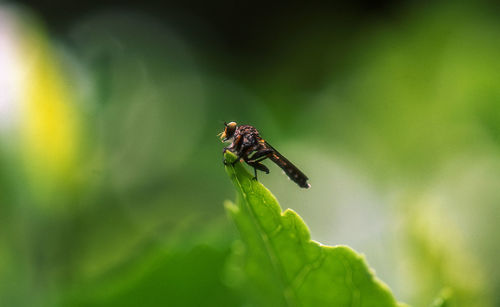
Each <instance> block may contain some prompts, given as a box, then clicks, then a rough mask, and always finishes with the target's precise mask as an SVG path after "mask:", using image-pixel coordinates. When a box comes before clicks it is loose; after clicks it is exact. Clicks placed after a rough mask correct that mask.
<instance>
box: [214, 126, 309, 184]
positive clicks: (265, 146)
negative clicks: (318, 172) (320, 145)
mask: <svg viewBox="0 0 500 307" xmlns="http://www.w3.org/2000/svg"><path fill="white" fill-rule="evenodd" d="M224 125H225V126H226V127H225V129H224V131H223V132H222V133H221V136H220V138H221V140H222V141H223V142H231V144H230V145H229V146H228V147H226V148H224V151H223V153H224V152H226V150H229V151H231V152H233V153H235V154H236V155H237V157H238V159H237V160H236V161H234V162H233V164H235V163H237V162H239V161H240V160H241V159H243V161H245V162H246V163H247V164H248V165H250V166H251V167H253V169H254V174H255V179H257V170H260V171H262V172H265V173H266V174H269V169H268V168H267V167H266V166H265V165H264V164H262V163H260V162H261V161H263V160H265V159H267V158H269V159H270V160H271V161H273V162H274V163H276V164H277V165H278V166H279V167H280V168H281V169H282V170H283V171H284V172H285V174H286V175H287V176H288V177H289V178H290V179H291V180H293V181H294V182H295V183H297V184H298V185H299V186H300V187H301V188H306V189H307V188H309V187H311V185H310V184H309V183H307V180H308V179H309V178H307V176H306V175H304V173H302V172H301V171H300V170H299V169H298V168H297V167H296V166H295V165H293V164H292V163H291V162H290V161H288V160H287V159H286V158H285V157H283V156H282V155H281V154H280V153H279V152H278V151H277V150H276V149H274V148H273V147H272V146H271V145H269V143H267V142H266V141H265V140H264V139H263V138H261V137H260V135H259V132H258V131H257V129H255V128H254V127H252V126H248V125H241V126H238V125H237V124H236V123H235V122H230V123H228V124H226V123H224ZM224 163H225V162H224Z"/></svg>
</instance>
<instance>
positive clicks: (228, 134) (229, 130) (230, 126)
mask: <svg viewBox="0 0 500 307" xmlns="http://www.w3.org/2000/svg"><path fill="white" fill-rule="evenodd" d="M235 131H236V123H235V122H230V123H228V124H227V125H226V131H225V132H226V138H228V139H229V138H230V137H232V136H233V134H234V132H235Z"/></svg>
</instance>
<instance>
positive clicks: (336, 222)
mask: <svg viewBox="0 0 500 307" xmlns="http://www.w3.org/2000/svg"><path fill="white" fill-rule="evenodd" d="M499 13H500V12H499V7H498V6H497V5H496V4H495V3H494V2H489V1H470V2H466V1H465V2H460V4H458V3H455V2H453V1H438V2H431V3H426V2H422V3H420V2H416V1H415V2H405V3H396V2H391V1H386V2H370V1H354V2H330V3H328V4H326V3H315V2H310V3H307V4H302V5H298V4H293V3H287V4H284V3H283V4H280V3H267V2H259V1H257V2H252V4H236V3H233V2H229V1H218V2H217V1H216V2H202V1H196V0H194V1H187V2H186V3H168V2H166V3H161V4H158V3H155V2H152V1H149V2H148V1H146V2H140V3H139V2H134V1H129V2H113V1H86V2H81V3H70V2H67V3H66V2H62V1H55V2H54V1H38V2H33V3H28V2H11V3H10V4H8V3H2V4H0V305H1V306H250V305H249V304H250V303H249V302H250V301H251V300H249V297H248V295H249V294H248V293H246V292H245V289H241V288H240V287H238V280H237V278H236V279H235V277H234V272H233V274H232V275H231V276H229V274H227V272H228V270H230V268H229V266H230V265H231V264H230V263H231V262H230V261H229V260H228V259H229V258H230V254H231V248H232V247H233V246H234V244H235V243H234V242H235V240H237V238H238V234H237V231H236V229H235V227H234V226H233V224H232V223H231V222H230V221H229V220H228V218H227V217H226V214H225V212H224V208H223V205H222V202H223V200H225V199H233V198H234V196H235V192H234V190H233V187H232V186H231V183H230V181H229V180H228V178H227V176H226V174H225V172H224V169H223V166H222V155H221V151H222V148H223V146H224V145H223V144H221V143H220V141H219V140H218V138H217V136H216V135H217V133H219V132H220V131H221V130H222V129H223V122H224V121H236V122H238V123H243V124H251V125H254V126H256V127H257V128H258V129H259V130H260V131H261V134H262V135H263V136H264V137H265V138H266V140H268V141H269V142H270V143H271V144H272V145H273V146H274V147H276V148H277V149H278V150H280V152H281V153H283V154H284V155H285V156H287V157H288V158H289V159H290V160H291V161H293V162H294V163H296V164H297V165H298V166H299V167H300V168H301V169H302V170H303V171H304V172H305V173H306V174H307V175H308V176H309V178H310V183H311V185H312V188H311V189H310V190H307V191H306V190H302V189H299V188H297V186H295V184H294V183H293V182H291V181H289V180H287V179H286V176H284V175H283V174H282V172H281V170H279V169H278V168H277V167H276V166H274V165H271V164H270V163H269V162H266V164H267V165H268V166H269V167H270V169H271V174H270V175H261V176H260V180H261V182H263V183H264V184H265V185H266V186H267V187H268V188H269V189H270V190H271V191H272V192H273V193H274V194H275V195H276V197H277V198H278V200H279V201H280V203H281V205H282V207H284V208H292V209H294V210H295V211H297V212H298V213H299V214H300V215H301V216H302V217H303V218H304V220H305V221H306V223H307V224H308V226H309V228H310V230H311V234H312V238H313V239H315V240H317V241H319V242H321V243H323V244H330V245H337V244H345V245H349V246H351V247H352V248H354V249H355V250H356V251H358V252H361V253H363V254H365V255H366V258H367V261H368V263H369V264H370V266H371V267H372V268H374V269H375V270H376V273H377V275H378V277H380V278H381V279H382V280H383V281H384V282H385V283H387V284H388V285H389V287H390V288H391V289H392V290H393V291H394V293H395V296H396V297H397V299H398V300H399V301H403V302H406V303H409V304H411V305H414V306H427V305H429V304H430V303H431V302H432V301H433V300H434V298H435V297H436V296H438V295H439V293H440V292H441V291H442V290H443V289H444V290H445V291H450V293H452V301H451V302H452V304H454V306H499V305H500V268H499V266H498V263H497V262H498V257H499V255H500V243H499V242H500V231H499V228H498V222H499V218H500V159H499V154H500V59H499V52H500V19H499V18H498V16H499Z"/></svg>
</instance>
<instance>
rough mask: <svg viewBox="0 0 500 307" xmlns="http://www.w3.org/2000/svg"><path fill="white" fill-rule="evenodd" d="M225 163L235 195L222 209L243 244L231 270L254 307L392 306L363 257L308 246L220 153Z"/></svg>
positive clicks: (260, 189)
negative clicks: (242, 278)
mask: <svg viewBox="0 0 500 307" xmlns="http://www.w3.org/2000/svg"><path fill="white" fill-rule="evenodd" d="M225 159H226V161H227V162H229V163H228V164H227V165H226V172H227V173H228V174H229V176H230V178H231V180H232V181H233V183H234V185H235V187H236V190H237V191H238V198H237V203H236V204H234V203H232V202H230V201H226V203H225V206H226V209H227V211H228V213H229V215H230V216H231V217H232V219H233V220H234V221H235V223H236V226H237V228H238V230H239V232H240V235H241V239H242V242H243V244H242V248H240V249H239V250H240V254H241V259H240V263H239V264H238V265H235V266H236V267H234V268H233V271H238V270H239V272H240V275H243V276H244V280H243V282H242V283H244V284H243V285H241V286H242V287H245V291H246V292H248V291H253V292H252V294H251V295H250V297H252V298H253V299H254V300H256V302H255V303H256V304H257V305H258V306H398V303H397V302H396V300H395V299H394V296H393V295H392V293H391V291H390V290H389V288H388V287H387V286H386V285H385V284H383V283H382V282H381V281H380V280H378V279H377V278H376V277H375V276H374V274H373V271H372V270H371V269H370V268H368V266H367V264H366V262H365V260H364V256H362V255H360V254H358V253H356V252H355V251H353V250H352V249H351V248H349V247H347V246H333V247H332V246H325V245H322V244H320V243H318V242H315V241H312V240H311V238H310V233H309V229H308V228H307V226H306V225H305V223H304V221H303V220H302V219H301V217H300V216H299V215H298V214H297V213H295V212H294V211H293V210H290V209H287V210H285V212H282V211H281V208H280V206H279V204H278V201H277V200H276V198H275V197H274V195H273V194H271V192H270V191H269V190H267V189H266V188H265V187H264V186H263V185H262V184H260V183H259V182H258V181H256V180H253V176H251V175H250V174H249V173H248V171H246V169H245V168H244V167H243V166H242V164H241V163H236V164H235V165H234V166H232V165H231V162H233V161H235V159H236V156H235V155H234V154H232V153H230V152H226V154H225ZM236 253H238V249H236ZM238 266H239V268H238ZM233 275H235V274H233ZM233 278H234V280H233V281H234V282H237V278H236V277H233ZM399 306H401V305H399Z"/></svg>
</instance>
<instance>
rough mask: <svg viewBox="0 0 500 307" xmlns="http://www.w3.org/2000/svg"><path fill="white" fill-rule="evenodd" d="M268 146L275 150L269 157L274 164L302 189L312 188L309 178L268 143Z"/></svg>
mask: <svg viewBox="0 0 500 307" xmlns="http://www.w3.org/2000/svg"><path fill="white" fill-rule="evenodd" d="M266 146H267V147H269V148H270V149H272V150H273V152H272V153H271V154H270V155H269V159H271V160H272V161H273V162H274V163H276V164H277V165H278V166H279V167H280V168H281V169H282V170H283V171H284V172H285V174H286V175H287V176H288V178H290V179H291V180H293V181H294V182H295V183H296V184H298V185H299V186H300V187H301V188H306V189H308V188H310V187H311V185H310V184H309V183H307V180H308V179H309V178H307V176H306V175H305V174H304V173H302V172H301V171H300V170H299V169H298V168H297V167H296V166H295V165H293V164H292V162H290V161H288V159H287V158H285V157H283V156H282V155H281V154H280V153H279V152H278V151H277V150H276V149H274V148H273V147H272V146H271V145H270V144H269V143H268V142H266Z"/></svg>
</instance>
